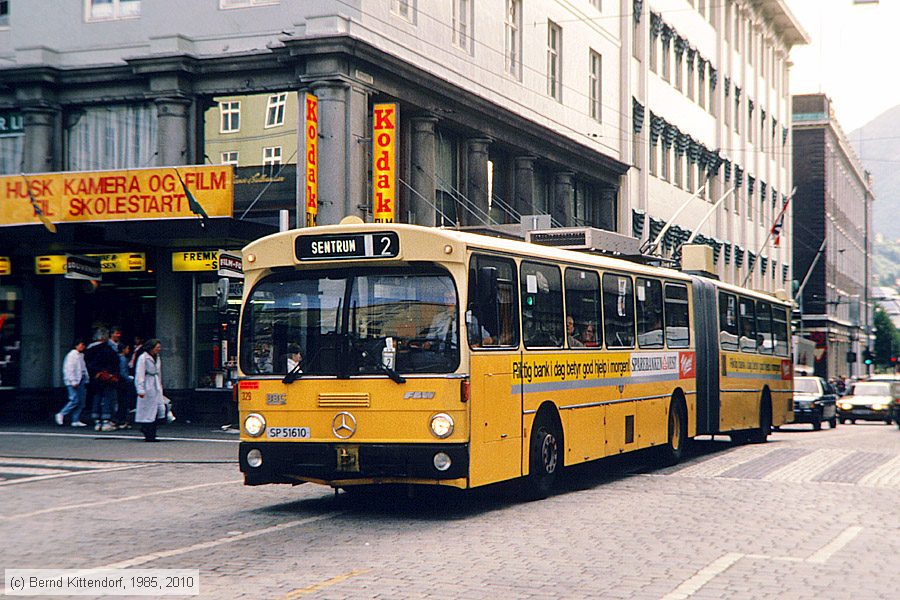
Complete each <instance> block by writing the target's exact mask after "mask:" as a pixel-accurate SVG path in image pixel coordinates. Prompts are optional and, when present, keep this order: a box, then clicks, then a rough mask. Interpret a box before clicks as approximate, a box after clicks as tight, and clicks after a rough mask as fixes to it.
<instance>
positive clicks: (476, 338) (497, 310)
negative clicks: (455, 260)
mask: <svg viewBox="0 0 900 600" xmlns="http://www.w3.org/2000/svg"><path fill="white" fill-rule="evenodd" d="M465 318H466V329H467V330H468V332H469V333H468V338H469V345H470V346H471V347H473V348H489V347H506V348H509V347H513V348H515V347H517V346H518V345H519V311H518V297H517V286H516V265H515V263H513V261H511V260H509V259H505V258H496V257H491V256H474V257H472V262H471V263H470V266H469V296H468V299H467V300H466V313H465Z"/></svg>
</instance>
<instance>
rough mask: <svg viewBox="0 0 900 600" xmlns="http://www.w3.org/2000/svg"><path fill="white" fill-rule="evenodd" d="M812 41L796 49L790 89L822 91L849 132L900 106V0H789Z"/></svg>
mask: <svg viewBox="0 0 900 600" xmlns="http://www.w3.org/2000/svg"><path fill="white" fill-rule="evenodd" d="M786 2H787V5H788V8H789V9H790V10H791V12H793V13H794V16H795V17H796V18H797V20H798V21H799V22H800V25H801V26H802V27H803V29H804V30H805V31H806V33H807V34H808V35H809V38H810V40H811V42H810V44H809V45H807V46H794V48H793V50H791V61H792V62H793V63H794V66H793V67H791V93H792V94H805V93H817V92H822V93H824V94H827V95H828V96H829V97H830V98H831V100H832V107H833V108H834V111H835V114H836V116H837V120H838V122H839V123H840V124H841V128H842V129H843V130H844V131H845V132H850V131H853V130H854V129H857V128H858V127H861V126H862V125H865V124H866V123H868V122H869V121H871V120H872V119H874V118H875V117H877V116H878V115H880V114H881V113H883V112H884V111H886V110H888V109H890V108H893V107H894V106H896V105H898V104H900V76H898V73H897V69H896V66H895V65H896V61H897V59H898V51H897V50H898V38H900V0H880V1H879V2H877V3H871V2H869V3H865V0H786Z"/></svg>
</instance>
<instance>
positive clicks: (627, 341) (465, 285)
mask: <svg viewBox="0 0 900 600" xmlns="http://www.w3.org/2000/svg"><path fill="white" fill-rule="evenodd" d="M244 270H245V277H246V280H245V286H244V301H243V307H242V317H241V325H240V327H241V333H240V348H239V354H240V372H241V373H240V375H241V378H240V382H239V388H238V393H239V405H240V415H241V445H240V468H241V471H242V472H243V473H244V476H245V482H246V483H247V484H248V485H261V484H267V483H292V484H296V483H302V482H317V483H321V484H326V485H330V486H332V487H335V488H339V487H340V488H347V487H349V486H353V485H362V484H373V483H406V484H431V485H444V486H453V487H457V488H474V487H478V486H483V485H486V484H491V483H495V482H499V481H504V480H510V479H516V478H524V481H525V482H526V484H527V486H528V489H530V490H531V493H532V494H533V495H535V496H541V495H546V493H547V492H548V491H549V489H550V487H551V485H552V483H553V481H554V478H555V477H556V475H557V473H558V472H559V471H560V469H561V468H563V467H564V466H568V465H574V464H578V463H582V462H586V461H591V460H595V459H599V458H602V457H606V456H610V455H617V454H620V453H624V452H629V451H632V450H638V449H642V448H650V447H657V448H658V452H659V453H660V455H661V458H662V459H663V461H664V462H665V463H669V464H671V463H674V462H676V461H678V460H679V458H680V456H681V454H682V452H683V449H684V446H685V443H686V442H687V441H688V439H690V438H692V437H694V436H696V435H703V434H728V435H731V436H732V437H733V438H735V439H737V440H740V441H747V442H749V441H757V442H763V441H765V440H766V437H767V436H768V434H769V431H770V429H771V427H772V426H773V425H775V426H777V425H781V424H783V423H785V422H786V421H787V420H788V419H789V416H790V415H791V414H792V405H791V387H792V372H791V359H790V350H789V344H788V323H789V322H790V312H789V311H790V307H789V305H788V304H787V303H785V302H783V301H781V300H778V299H777V298H775V297H773V296H770V295H767V294H762V293H758V292H753V291H750V290H746V289H742V288H738V287H735V286H730V285H726V284H722V283H720V282H717V281H714V280H711V279H706V278H703V277H700V276H695V275H689V274H685V273H681V272H678V271H675V270H670V269H661V268H656V267H650V266H644V265H640V264H636V263H633V262H629V261H625V260H619V259H613V258H607V257H602V256H598V255H591V254H585V253H579V252H573V251H568V250H562V249H557V248H550V247H545V246H540V245H536V244H531V243H525V242H517V241H509V240H503V239H498V238H493V237H488V236H483V235H477V234H473V233H464V232H459V231H454V230H444V229H437V228H427V227H419V226H414V225H382V224H346V225H336V226H325V227H316V228H308V229H300V230H293V231H287V232H283V233H278V234H275V235H272V236H269V237H266V238H263V239H261V240H258V241H256V242H254V243H252V244H250V245H249V246H247V247H246V248H245V249H244Z"/></svg>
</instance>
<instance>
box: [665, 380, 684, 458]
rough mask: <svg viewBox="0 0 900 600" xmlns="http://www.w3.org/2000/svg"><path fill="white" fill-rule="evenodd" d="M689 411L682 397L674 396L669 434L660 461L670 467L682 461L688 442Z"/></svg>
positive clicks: (670, 405) (670, 408) (670, 410)
mask: <svg viewBox="0 0 900 600" xmlns="http://www.w3.org/2000/svg"><path fill="white" fill-rule="evenodd" d="M686 415H687V411H686V410H685V408H684V402H683V401H682V400H681V398H679V397H677V396H673V397H672V400H671V401H670V402H669V436H668V439H667V440H666V445H665V446H663V447H662V453H661V457H660V462H661V463H662V465H663V466H666V467H670V466H672V465H676V464H678V463H679V462H680V461H681V457H682V455H683V454H684V447H685V445H686V444H687V441H688V439H687V416H686Z"/></svg>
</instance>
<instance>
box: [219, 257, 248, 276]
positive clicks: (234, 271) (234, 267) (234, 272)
mask: <svg viewBox="0 0 900 600" xmlns="http://www.w3.org/2000/svg"><path fill="white" fill-rule="evenodd" d="M219 277H232V278H234V279H243V278H244V259H243V256H242V255H241V253H240V252H227V251H225V250H219Z"/></svg>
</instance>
